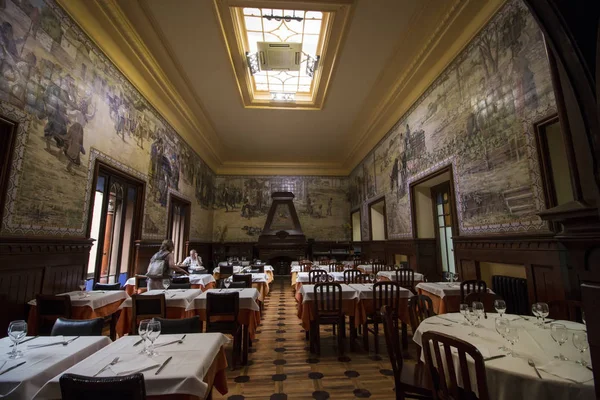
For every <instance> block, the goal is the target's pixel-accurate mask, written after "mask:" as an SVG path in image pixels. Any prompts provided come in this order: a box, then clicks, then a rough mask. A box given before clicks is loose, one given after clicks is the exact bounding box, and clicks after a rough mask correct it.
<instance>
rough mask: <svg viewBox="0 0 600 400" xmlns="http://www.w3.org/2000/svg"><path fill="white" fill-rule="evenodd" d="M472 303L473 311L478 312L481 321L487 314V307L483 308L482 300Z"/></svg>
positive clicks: (478, 318)
mask: <svg viewBox="0 0 600 400" xmlns="http://www.w3.org/2000/svg"><path fill="white" fill-rule="evenodd" d="M471 305H472V307H473V311H474V312H475V313H476V314H477V320H478V321H479V320H480V319H482V318H483V317H484V316H485V309H484V308H483V303H482V302H480V301H474V302H473V304H471ZM477 326H480V325H477Z"/></svg>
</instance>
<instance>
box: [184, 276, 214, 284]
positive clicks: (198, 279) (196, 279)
mask: <svg viewBox="0 0 600 400" xmlns="http://www.w3.org/2000/svg"><path fill="white" fill-rule="evenodd" d="M211 282H216V281H215V278H214V277H213V276H212V275H211V274H200V275H196V274H190V283H191V284H192V285H202V286H206V285H208V284H209V283H211Z"/></svg>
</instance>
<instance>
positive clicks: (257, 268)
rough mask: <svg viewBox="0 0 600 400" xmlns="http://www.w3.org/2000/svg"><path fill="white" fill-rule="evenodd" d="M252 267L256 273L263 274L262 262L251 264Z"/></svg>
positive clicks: (263, 266)
mask: <svg viewBox="0 0 600 400" xmlns="http://www.w3.org/2000/svg"><path fill="white" fill-rule="evenodd" d="M252 269H253V270H254V271H256V273H258V274H264V273H265V265H264V264H260V265H253V266H252Z"/></svg>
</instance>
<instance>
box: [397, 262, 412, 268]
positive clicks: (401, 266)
mask: <svg viewBox="0 0 600 400" xmlns="http://www.w3.org/2000/svg"><path fill="white" fill-rule="evenodd" d="M398 264H399V265H400V268H410V264H409V262H408V261H400V262H399V263H398Z"/></svg>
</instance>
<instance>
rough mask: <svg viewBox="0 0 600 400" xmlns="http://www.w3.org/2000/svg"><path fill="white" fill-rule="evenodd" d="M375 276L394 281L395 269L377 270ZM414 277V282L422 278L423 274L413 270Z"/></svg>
mask: <svg viewBox="0 0 600 400" xmlns="http://www.w3.org/2000/svg"><path fill="white" fill-rule="evenodd" d="M376 276H377V279H378V280H381V281H396V271H379V272H378V273H377V275H376ZM414 277H415V282H416V283H418V282H423V280H424V275H423V274H422V273H420V272H415V273H414Z"/></svg>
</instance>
